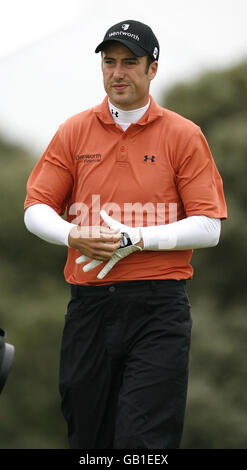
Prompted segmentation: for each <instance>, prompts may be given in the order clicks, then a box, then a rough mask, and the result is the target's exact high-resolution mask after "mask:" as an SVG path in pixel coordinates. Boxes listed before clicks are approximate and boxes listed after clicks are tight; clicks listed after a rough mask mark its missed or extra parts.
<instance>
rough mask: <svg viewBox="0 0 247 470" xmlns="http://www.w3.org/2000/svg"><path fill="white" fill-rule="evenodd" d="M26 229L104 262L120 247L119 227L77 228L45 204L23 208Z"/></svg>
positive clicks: (49, 240) (48, 240) (46, 239)
mask: <svg viewBox="0 0 247 470" xmlns="http://www.w3.org/2000/svg"><path fill="white" fill-rule="evenodd" d="M24 221H25V225H26V227H27V229H28V230H29V231H30V232H31V233H33V234H34V235H36V236H38V237H39V238H41V239H42V240H45V241H47V242H49V243H53V244H56V245H64V246H67V247H71V248H75V249H77V250H78V251H79V252H80V253H82V254H83V255H85V256H87V257H89V258H94V259H97V260H101V261H107V260H108V259H110V258H111V257H112V255H113V254H114V253H115V251H116V250H117V249H118V248H119V247H120V239H121V238H122V235H121V234H120V233H119V230H113V229H110V228H108V227H104V226H95V227H80V226H77V225H75V224H73V223H70V222H67V221H66V220H64V219H63V218H62V217H60V215H58V214H57V212H56V211H55V210H54V209H52V207H50V206H49V205H47V204H33V205H32V206H30V207H28V208H27V209H26V211H25V216H24Z"/></svg>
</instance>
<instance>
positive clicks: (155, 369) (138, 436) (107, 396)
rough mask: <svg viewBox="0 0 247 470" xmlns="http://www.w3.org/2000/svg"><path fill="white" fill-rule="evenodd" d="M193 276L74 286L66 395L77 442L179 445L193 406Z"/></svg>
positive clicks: (63, 360)
mask: <svg viewBox="0 0 247 470" xmlns="http://www.w3.org/2000/svg"><path fill="white" fill-rule="evenodd" d="M191 324H192V321H191V314H190V304H189V300H188V296H187V292H186V281H183V280H182V281H175V280H155V281H151V280H147V281H131V282H124V283H117V284H113V285H110V286H109V285H108V286H92V287H91V286H71V300H70V302H69V304H68V311H67V315H66V316H65V325H64V331H63V337H62V345H61V357H60V379H59V380H60V384H59V387H60V394H61V399H62V411H63V414H64V417H65V419H66V421H67V425H68V437H69V444H70V447H71V448H74V449H79V448H80V449H82V448H84V449H114V448H116V449H117V448H118V449H138V448H139V449H145V448H148V449H164V448H165V449H174V448H178V447H179V445H180V441H181V437H182V431H183V422H184V413H185V406H186V395H187V382H188V363H189V348H190V335H191Z"/></svg>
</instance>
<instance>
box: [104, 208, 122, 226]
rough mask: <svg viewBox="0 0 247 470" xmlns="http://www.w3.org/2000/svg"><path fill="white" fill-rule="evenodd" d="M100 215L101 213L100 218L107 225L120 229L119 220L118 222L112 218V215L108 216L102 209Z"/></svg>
mask: <svg viewBox="0 0 247 470" xmlns="http://www.w3.org/2000/svg"><path fill="white" fill-rule="evenodd" d="M100 215H101V217H102V219H103V220H104V222H105V223H106V224H107V225H109V227H111V228H113V229H120V228H121V226H122V224H121V223H120V222H118V221H117V220H115V219H112V217H110V216H109V215H108V214H107V213H106V211H105V210H104V209H102V210H101V211H100Z"/></svg>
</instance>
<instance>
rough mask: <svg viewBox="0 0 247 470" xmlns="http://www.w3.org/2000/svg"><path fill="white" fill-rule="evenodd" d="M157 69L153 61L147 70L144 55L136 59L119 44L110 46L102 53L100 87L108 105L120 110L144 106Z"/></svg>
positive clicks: (156, 64) (155, 62)
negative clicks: (102, 81) (109, 103)
mask: <svg viewBox="0 0 247 470" xmlns="http://www.w3.org/2000/svg"><path fill="white" fill-rule="evenodd" d="M157 68H158V62H157V61H154V62H152V63H151V65H150V67H149V69H148V71H147V56H144V57H136V56H135V55H134V54H133V53H132V52H131V51H130V50H129V49H128V48H127V47H125V46H123V45H122V44H120V43H117V42H116V44H112V43H111V44H110V45H109V46H108V47H107V48H105V50H104V51H103V53H102V71H103V80H104V87H105V91H106V93H107V95H108V96H109V98H110V101H111V103H112V104H113V105H115V106H116V107H119V108H120V109H123V110H130V109H137V108H141V107H143V106H145V105H146V104H147V103H148V97H149V88H150V82H151V80H152V79H153V78H154V77H155V75H156V72H157Z"/></svg>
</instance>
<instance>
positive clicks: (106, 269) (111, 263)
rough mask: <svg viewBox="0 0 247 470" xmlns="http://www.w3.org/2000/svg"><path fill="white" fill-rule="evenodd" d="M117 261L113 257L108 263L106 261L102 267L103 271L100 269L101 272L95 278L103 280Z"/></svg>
mask: <svg viewBox="0 0 247 470" xmlns="http://www.w3.org/2000/svg"><path fill="white" fill-rule="evenodd" d="M118 261H119V259H118V258H117V257H115V256H114V255H113V257H112V258H111V259H110V261H108V263H106V265H105V266H104V267H103V269H101V271H100V272H99V274H98V275H97V278H98V279H103V278H104V277H105V276H106V275H107V274H108V273H109V271H110V270H111V269H112V268H113V266H115V264H116V263H117V262H118Z"/></svg>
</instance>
